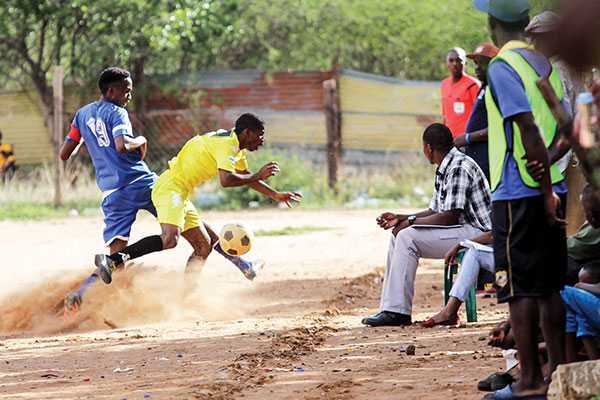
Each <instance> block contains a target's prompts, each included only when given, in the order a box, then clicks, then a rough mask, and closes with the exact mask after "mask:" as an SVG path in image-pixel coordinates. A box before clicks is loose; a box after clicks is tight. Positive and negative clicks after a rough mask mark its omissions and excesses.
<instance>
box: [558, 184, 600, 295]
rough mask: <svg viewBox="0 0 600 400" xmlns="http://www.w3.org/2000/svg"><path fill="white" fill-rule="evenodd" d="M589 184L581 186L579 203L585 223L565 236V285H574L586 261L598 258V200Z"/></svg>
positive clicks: (599, 253) (599, 207)
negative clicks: (571, 234)
mask: <svg viewBox="0 0 600 400" xmlns="http://www.w3.org/2000/svg"><path fill="white" fill-rule="evenodd" d="M597 196H598V195H597V194H595V193H594V189H593V188H592V186H591V185H587V186H585V187H584V188H583V192H582V193H581V205H582V206H583V211H584V213H585V220H586V221H585V223H584V224H583V225H581V227H580V228H579V230H578V231H577V232H576V233H575V234H574V235H573V236H570V237H568V238H567V255H568V257H567V261H568V266H567V282H566V284H567V285H571V286H573V285H575V284H576V283H577V280H578V275H579V270H580V269H581V268H582V266H584V265H585V264H586V263H588V262H592V261H596V260H600V201H599V200H598V199H597Z"/></svg>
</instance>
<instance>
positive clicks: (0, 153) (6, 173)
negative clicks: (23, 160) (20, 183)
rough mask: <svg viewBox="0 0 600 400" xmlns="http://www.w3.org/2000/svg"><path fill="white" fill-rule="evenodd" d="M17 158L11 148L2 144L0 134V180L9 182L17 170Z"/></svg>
mask: <svg viewBox="0 0 600 400" xmlns="http://www.w3.org/2000/svg"><path fill="white" fill-rule="evenodd" d="M16 163H17V157H15V152H14V150H13V146H12V145H11V144H8V143H2V132H0V180H3V181H8V180H10V179H11V178H12V177H13V175H14V174H15V171H16V170H17V164H16Z"/></svg>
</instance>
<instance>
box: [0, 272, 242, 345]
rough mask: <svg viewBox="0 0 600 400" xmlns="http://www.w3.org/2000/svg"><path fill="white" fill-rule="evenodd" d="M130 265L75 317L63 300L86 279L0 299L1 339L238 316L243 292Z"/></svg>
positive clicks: (65, 276)
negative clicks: (3, 336) (68, 310)
mask: <svg viewBox="0 0 600 400" xmlns="http://www.w3.org/2000/svg"><path fill="white" fill-rule="evenodd" d="M196 271H197V272H195V273H188V274H183V273H181V272H175V271H165V270H164V269H162V270H161V269H160V268H159V267H149V266H146V265H144V266H141V265H135V264H134V265H132V266H130V267H128V268H127V269H125V270H124V271H118V272H115V274H114V275H113V282H112V283H111V284H110V285H105V284H104V283H103V282H102V281H100V280H99V281H98V282H97V283H96V284H94V285H92V286H91V287H90V288H89V289H88V291H87V292H86V294H85V297H84V301H83V305H82V307H81V309H80V310H79V312H77V313H75V314H72V315H67V316H65V315H64V312H63V309H64V298H65V296H66V294H67V293H69V292H71V291H73V290H76V289H77V287H78V286H79V284H80V283H81V282H82V281H83V280H84V279H85V278H86V276H87V275H88V274H81V273H74V272H72V271H69V272H64V273H62V274H60V275H56V276H54V277H49V278H48V279H47V280H46V281H45V282H43V283H41V284H35V285H31V286H29V287H21V288H20V289H19V290H18V291H14V292H12V293H11V294H9V295H6V296H5V297H3V298H1V299H0V334H1V335H15V334H36V335H40V334H56V333H68V332H82V331H90V330H98V329H110V328H121V327H127V326H135V325H141V324H150V323H161V322H179V321H185V320H192V319H203V320H220V319H222V318H231V317H234V318H235V317H238V316H242V315H243V314H244V312H245V305H244V299H243V292H244V289H242V288H240V287H237V286H235V285H230V284H229V285H228V284H227V282H223V281H219V280H218V279H217V277H214V276H210V275H208V274H203V273H202V272H201V268H198V269H197V270H196Z"/></svg>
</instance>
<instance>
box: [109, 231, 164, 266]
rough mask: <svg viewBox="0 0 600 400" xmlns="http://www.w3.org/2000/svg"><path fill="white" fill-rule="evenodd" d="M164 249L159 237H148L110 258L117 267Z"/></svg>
mask: <svg viewBox="0 0 600 400" xmlns="http://www.w3.org/2000/svg"><path fill="white" fill-rule="evenodd" d="M162 249H163V243H162V239H161V238H160V236H159V235H154V236H148V237H145V238H143V239H142V240H140V241H139V242H136V243H134V244H132V245H130V246H127V247H125V248H124V249H123V250H121V251H118V252H116V253H114V254H111V255H110V256H108V257H109V258H110V259H111V260H113V261H114V262H115V263H116V265H119V264H122V263H124V262H125V261H127V260H133V259H135V258H138V257H141V256H144V255H146V254H150V253H154V252H156V251H161V250H162Z"/></svg>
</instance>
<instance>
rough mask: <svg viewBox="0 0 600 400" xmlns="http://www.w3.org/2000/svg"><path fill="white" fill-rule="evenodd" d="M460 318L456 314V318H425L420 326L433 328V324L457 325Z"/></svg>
mask: <svg viewBox="0 0 600 400" xmlns="http://www.w3.org/2000/svg"><path fill="white" fill-rule="evenodd" d="M459 321H460V319H459V318H458V316H456V318H451V319H446V320H443V321H439V322H436V321H434V319H433V318H427V319H426V320H425V321H423V322H421V327H423V328H433V327H434V326H438V325H439V326H454V325H458V323H459Z"/></svg>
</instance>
